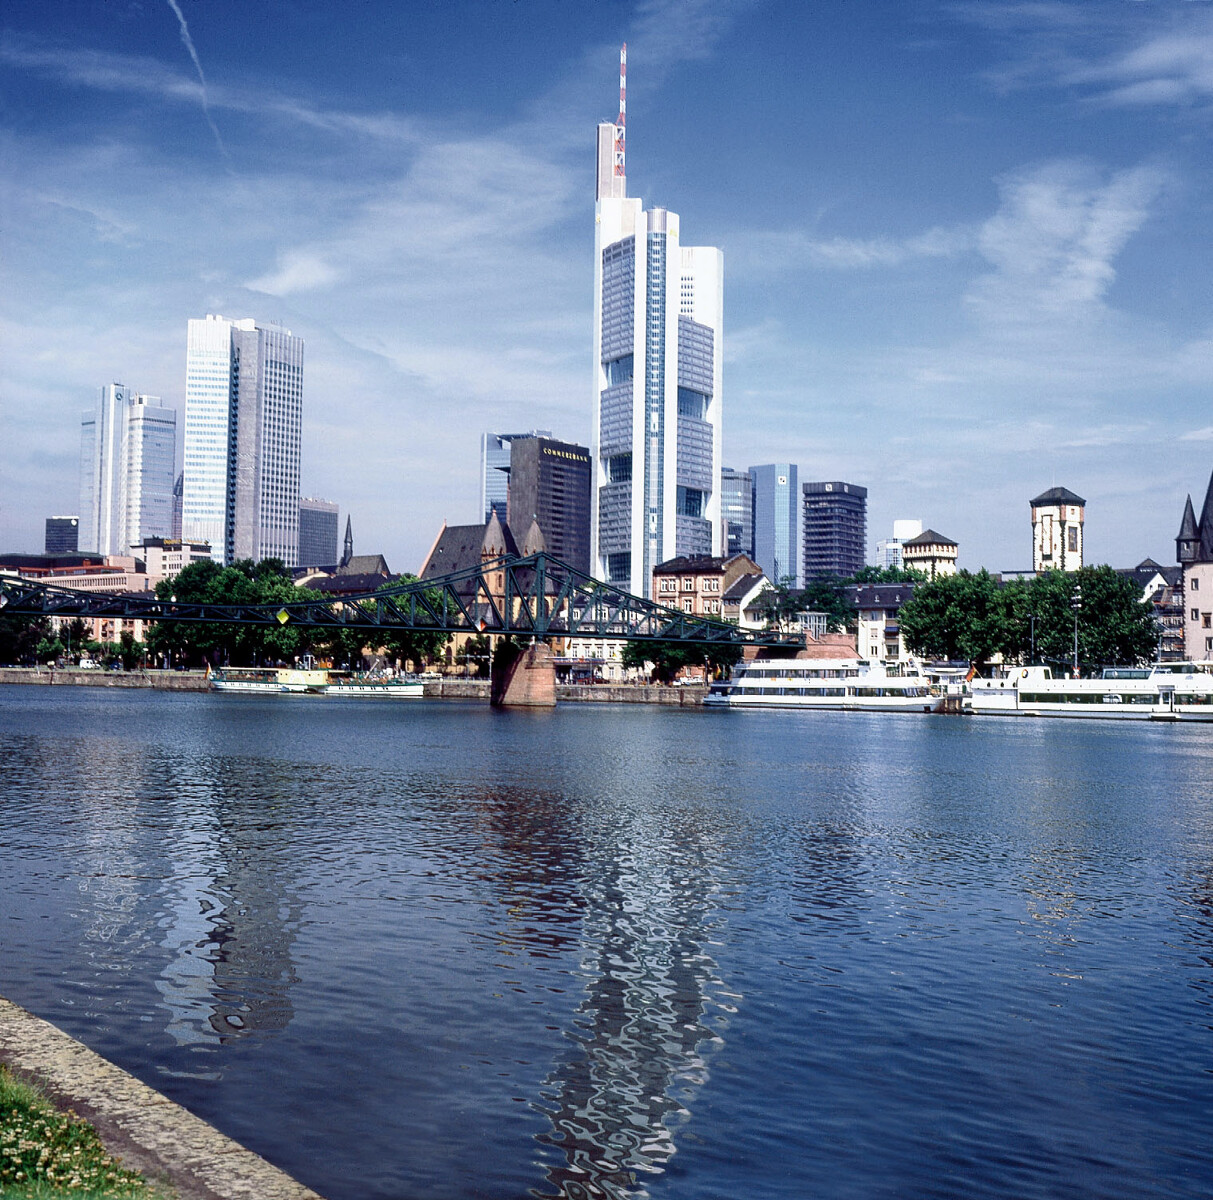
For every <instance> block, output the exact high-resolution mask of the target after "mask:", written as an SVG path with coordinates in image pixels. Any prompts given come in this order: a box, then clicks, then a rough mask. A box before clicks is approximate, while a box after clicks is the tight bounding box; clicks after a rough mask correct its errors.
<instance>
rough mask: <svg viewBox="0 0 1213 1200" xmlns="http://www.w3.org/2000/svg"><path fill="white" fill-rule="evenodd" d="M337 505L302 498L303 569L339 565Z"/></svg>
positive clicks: (300, 513) (301, 550)
mask: <svg viewBox="0 0 1213 1200" xmlns="http://www.w3.org/2000/svg"><path fill="white" fill-rule="evenodd" d="M338 529H339V521H338V513H337V505H335V504H334V503H333V502H332V501H331V500H317V499H314V498H312V497H310V496H301V497H300V498H299V561H298V562H297V563H296V564H295V565H296V566H299V567H328V566H335V565H336V564H337V561H338V560H337V533H338Z"/></svg>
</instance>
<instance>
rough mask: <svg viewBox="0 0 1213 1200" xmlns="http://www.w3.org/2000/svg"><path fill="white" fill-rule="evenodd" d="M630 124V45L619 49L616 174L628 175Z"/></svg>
mask: <svg viewBox="0 0 1213 1200" xmlns="http://www.w3.org/2000/svg"><path fill="white" fill-rule="evenodd" d="M627 122H628V44H627V42H624V43H623V45H622V46H621V47H620V49H619V120H618V121H616V122H615V174H616V175H620V176H622V175H626V174H627V172H626V171H625V170H624V152H625V150H626V149H627V146H626V140H625V139H626V136H627Z"/></svg>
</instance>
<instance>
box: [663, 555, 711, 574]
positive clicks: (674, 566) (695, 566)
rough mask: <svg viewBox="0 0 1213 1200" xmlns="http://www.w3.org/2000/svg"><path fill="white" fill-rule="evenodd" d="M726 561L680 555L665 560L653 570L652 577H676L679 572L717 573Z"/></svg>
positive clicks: (703, 556)
mask: <svg viewBox="0 0 1213 1200" xmlns="http://www.w3.org/2000/svg"><path fill="white" fill-rule="evenodd" d="M727 561H728V560H727V559H724V558H719V557H717V556H714V555H711V554H689V555H688V554H682V555H679V557H678V558H667V559H666V560H665V562H662V563H658V564H657V565H656V566H655V567H654V568H653V574H654V575H677V574H678V573H679V572H680V571H719V570H720V569H721V568H722V567H723V566H724V564H725V563H726V562H727Z"/></svg>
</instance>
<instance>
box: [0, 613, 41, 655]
mask: <svg viewBox="0 0 1213 1200" xmlns="http://www.w3.org/2000/svg"><path fill="white" fill-rule="evenodd" d="M50 630H51V623H50V619H49V618H48V617H25V616H6V615H4V614H3V613H0V663H19V664H21V665H23V666H24V665H29V664H31V663H33V662H35V661H36V660H37V648H38V645H39V643H40V642H43V641H47V640H50Z"/></svg>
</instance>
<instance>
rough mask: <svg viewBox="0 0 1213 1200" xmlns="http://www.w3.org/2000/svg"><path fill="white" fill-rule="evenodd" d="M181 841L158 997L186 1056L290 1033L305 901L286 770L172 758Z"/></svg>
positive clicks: (170, 843) (173, 804)
mask: <svg viewBox="0 0 1213 1200" xmlns="http://www.w3.org/2000/svg"><path fill="white" fill-rule="evenodd" d="M164 767H165V772H166V775H168V776H170V777H171V778H172V779H173V780H174V785H173V789H172V793H171V797H170V800H169V805H170V812H171V814H172V819H173V821H174V824H175V825H176V826H177V828H178V829H179V831H180V836H179V837H178V838H176V839H172V840H166V841H167V845H166V852H167V855H168V858H169V877H168V878H167V879H166V882H165V889H164V891H165V909H166V911H165V914H164V925H165V935H164V939H163V941H162V945H163V946H164V947H165V948H167V949H168V951H169V953H170V961H169V962H168V963H167V965H166V966H165V967H164V970H163V971H162V972H161V975H160V977H159V979H158V980H157V981H156V988H157V990H158V991H159V992H160V994H161V996H162V997H163V998H164V1003H165V1006H166V1008H167V1009H168V1013H169V1020H168V1024H167V1032H168V1033H169V1035H170V1036H171V1037H172V1038H173V1039H174V1040H175V1041H176V1042H177V1043H178V1044H179V1045H190V1044H197V1043H201V1042H209V1041H213V1040H214V1038H215V1036H216V1035H217V1036H218V1039H219V1041H220V1042H221V1043H226V1042H229V1041H233V1040H236V1039H239V1038H244V1037H249V1036H250V1035H252V1034H256V1033H266V1032H271V1031H277V1030H282V1029H285V1028H286V1027H287V1026H288V1025H289V1024H290V1021H291V1017H292V1015H293V1014H292V1008H291V1001H290V989H291V987H292V986H293V985H294V984H295V983H297V982H298V975H297V973H296V970H295V965H294V962H293V961H292V958H291V949H292V944H293V941H294V935H295V929H296V927H297V925H298V919H299V901H298V899H297V897H295V896H294V894H293V892H292V889H291V886H290V879H291V869H290V868H291V863H290V857H289V855H288V854H287V852H286V848H287V847H288V846H289V845H290V840H289V838H287V837H285V836H283V832H282V828H281V827H282V826H283V825H284V824H285V823H286V814H287V813H289V811H290V807H291V805H293V804H296V803H297V802H298V798H297V795H296V792H297V781H295V780H294V779H293V778H292V776H291V775H290V773H289V772H287V771H286V770H285V768H284V767H283V766H281V765H280V764H275V763H273V762H265V761H259V762H249V761H248V760H240V759H220V758H217V757H212V756H207V755H182V756H181V757H180V758H177V759H175V760H174V759H171V758H170V759H166V760H165V762H164Z"/></svg>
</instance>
